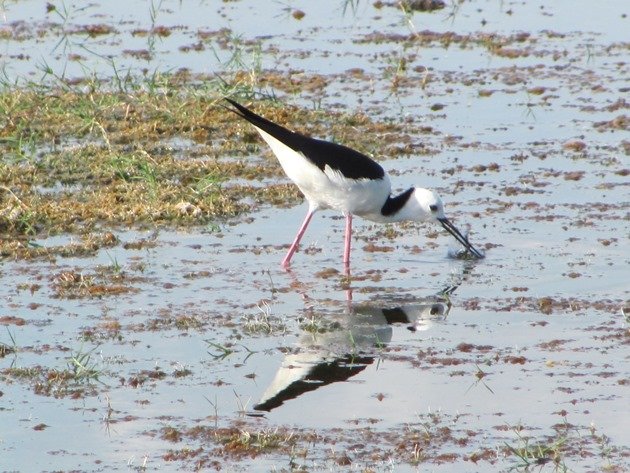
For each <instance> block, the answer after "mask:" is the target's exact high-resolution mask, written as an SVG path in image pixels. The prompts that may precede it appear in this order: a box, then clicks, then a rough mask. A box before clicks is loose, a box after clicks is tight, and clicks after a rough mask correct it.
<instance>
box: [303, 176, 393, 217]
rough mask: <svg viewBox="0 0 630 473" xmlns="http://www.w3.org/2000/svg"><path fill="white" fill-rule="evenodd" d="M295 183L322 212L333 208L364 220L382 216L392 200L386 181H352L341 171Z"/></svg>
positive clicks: (385, 179) (387, 181) (384, 179)
mask: <svg viewBox="0 0 630 473" xmlns="http://www.w3.org/2000/svg"><path fill="white" fill-rule="evenodd" d="M310 176H311V179H305V180H304V181H302V182H298V181H297V180H296V181H295V183H296V184H297V185H298V187H299V188H300V190H301V191H302V192H303V193H304V195H305V196H306V198H307V199H308V200H309V202H313V203H315V204H317V206H318V208H322V209H325V208H329V209H333V210H337V211H339V212H342V213H344V214H353V215H358V216H362V215H365V214H373V213H376V212H380V209H381V208H382V207H383V204H384V203H385V200H387V197H388V196H389V191H390V184H389V180H388V178H387V176H385V177H384V178H383V179H376V180H372V179H359V180H356V179H348V178H346V177H344V176H343V175H342V174H341V173H339V172H338V171H334V170H332V169H330V168H326V170H325V172H322V171H321V170H319V169H318V173H317V178H316V179H312V176H313V175H312V174H311V175H310Z"/></svg>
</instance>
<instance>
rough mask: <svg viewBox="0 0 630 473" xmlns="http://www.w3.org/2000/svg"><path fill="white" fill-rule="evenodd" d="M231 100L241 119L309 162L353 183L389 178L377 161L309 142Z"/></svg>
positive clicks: (321, 142)
mask: <svg viewBox="0 0 630 473" xmlns="http://www.w3.org/2000/svg"><path fill="white" fill-rule="evenodd" d="M225 100H227V101H228V102H229V103H230V104H231V105H232V106H234V107H235V108H236V110H234V109H231V110H232V111H233V112H234V113H236V114H237V115H238V116H240V117H242V118H244V119H245V120H247V121H248V122H250V123H251V124H252V125H254V126H255V127H257V128H260V129H261V130H263V131H264V132H266V133H268V134H270V135H271V136H273V137H274V138H275V139H277V140H279V141H281V142H282V143H284V144H285V145H287V146H288V147H289V148H291V149H293V150H295V151H297V152H298V153H302V154H303V155H304V156H305V157H306V159H308V160H309V161H310V162H312V163H313V164H315V166H317V167H318V168H319V169H321V170H322V171H324V170H325V169H326V166H328V167H330V168H331V169H334V170H336V171H339V172H340V173H341V174H343V175H344V176H345V177H347V178H349V179H382V178H383V177H384V176H385V171H383V168H382V167H381V166H380V165H379V164H378V163H377V162H376V161H374V160H372V159H370V158H368V157H367V156H366V155H364V154H362V153H359V152H358V151H356V150H354V149H352V148H348V147H347V146H343V145H339V144H336V143H331V142H329V141H324V140H318V139H315V138H309V137H308V136H304V135H302V134H300V133H297V132H294V131H291V130H287V129H286V128H284V127H283V126H280V125H278V124H277V123H274V122H272V121H270V120H267V119H266V118H263V117H261V116H260V115H257V114H255V113H254V112H252V111H251V110H249V109H248V108H246V107H244V106H242V105H240V104H239V103H237V102H235V101H234V100H231V99H228V98H226V99H225Z"/></svg>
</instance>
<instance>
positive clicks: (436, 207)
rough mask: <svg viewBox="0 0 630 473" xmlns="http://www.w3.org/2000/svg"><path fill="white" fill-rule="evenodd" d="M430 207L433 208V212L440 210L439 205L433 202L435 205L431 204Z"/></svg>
mask: <svg viewBox="0 0 630 473" xmlns="http://www.w3.org/2000/svg"><path fill="white" fill-rule="evenodd" d="M429 209H431V212H437V210H438V206H437V205H435V204H433V205H429Z"/></svg>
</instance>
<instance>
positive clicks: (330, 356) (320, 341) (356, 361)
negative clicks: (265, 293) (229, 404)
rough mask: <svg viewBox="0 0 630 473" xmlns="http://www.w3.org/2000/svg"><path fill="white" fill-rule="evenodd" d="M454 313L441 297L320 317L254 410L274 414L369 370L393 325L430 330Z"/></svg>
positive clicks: (357, 307) (355, 308) (356, 308)
mask: <svg viewBox="0 0 630 473" xmlns="http://www.w3.org/2000/svg"><path fill="white" fill-rule="evenodd" d="M450 308H451V304H450V302H449V301H448V299H447V298H446V297H445V296H442V295H438V296H433V297H429V298H426V299H421V300H418V301H416V302H409V303H407V304H404V305H399V306H397V305H384V306H377V305H374V304H370V303H363V304H358V305H355V306H353V307H352V309H351V313H350V314H348V313H347V312H346V311H343V312H342V313H341V314H337V315H336V316H334V317H333V318H325V319H324V318H323V317H322V320H321V321H319V322H314V323H313V324H312V327H311V328H312V329H313V331H312V332H310V331H309V332H307V333H306V334H305V335H304V336H303V337H302V338H301V339H300V340H299V341H298V347H297V349H296V352H295V353H290V354H288V355H286V356H285V358H284V360H283V362H282V365H281V366H280V368H279V369H278V371H277V373H276V376H275V377H274V379H273V381H272V382H271V384H270V385H269V387H268V388H267V390H266V391H265V393H264V394H263V396H262V398H261V400H260V402H259V403H258V404H256V405H255V406H254V409H255V410H258V411H271V410H272V409H275V408H276V407H279V406H281V405H282V404H283V403H284V402H285V401H288V400H290V399H295V398H297V397H298V396H300V395H302V394H304V393H306V392H309V391H313V390H315V389H317V388H320V387H322V386H326V385H327V384H331V383H335V382H339V381H346V380H348V379H349V378H351V377H352V376H355V375H356V374H358V373H360V372H361V371H363V370H364V369H365V368H366V367H367V366H368V365H370V364H371V363H372V362H373V361H374V359H375V358H376V357H377V355H378V350H379V348H381V347H383V346H384V345H387V344H388V343H389V342H390V341H391V339H392V335H393V329H392V324H408V328H409V329H410V330H412V331H416V330H427V329H428V328H429V327H431V326H432V325H433V324H434V323H436V322H439V321H443V320H444V319H445V318H446V316H447V315H448V312H449V311H450Z"/></svg>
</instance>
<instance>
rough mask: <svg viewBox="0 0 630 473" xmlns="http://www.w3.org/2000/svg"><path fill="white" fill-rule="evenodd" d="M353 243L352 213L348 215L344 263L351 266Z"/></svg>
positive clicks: (346, 266)
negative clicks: (351, 247)
mask: <svg viewBox="0 0 630 473" xmlns="http://www.w3.org/2000/svg"><path fill="white" fill-rule="evenodd" d="M351 245H352V214H348V215H346V238H345V240H344V250H343V265H344V266H345V268H346V270H348V269H349V268H350V246H351Z"/></svg>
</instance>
